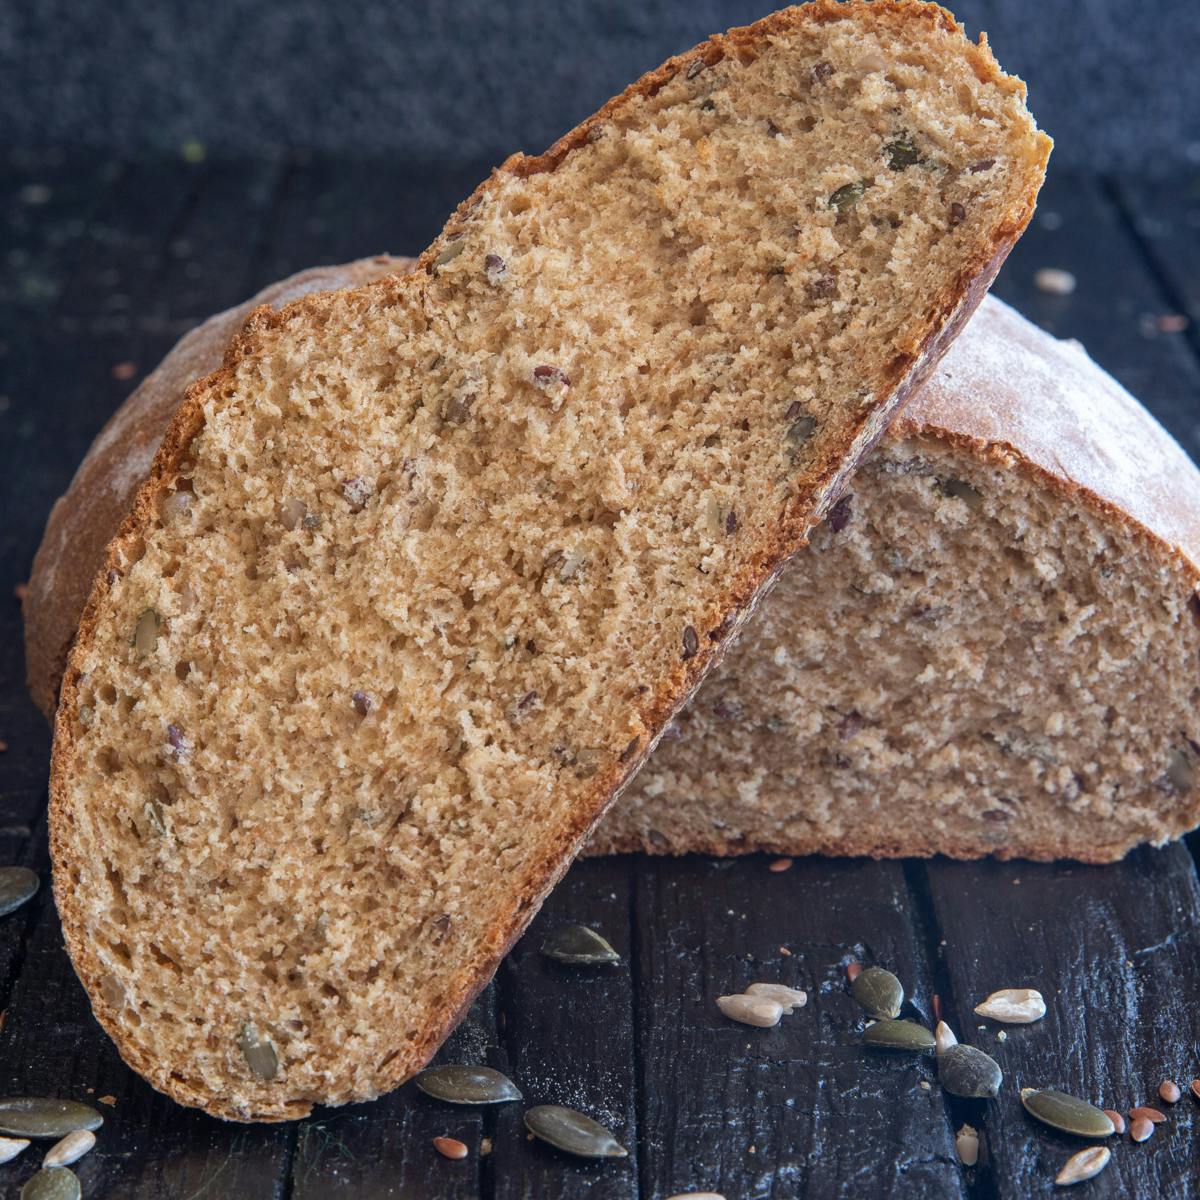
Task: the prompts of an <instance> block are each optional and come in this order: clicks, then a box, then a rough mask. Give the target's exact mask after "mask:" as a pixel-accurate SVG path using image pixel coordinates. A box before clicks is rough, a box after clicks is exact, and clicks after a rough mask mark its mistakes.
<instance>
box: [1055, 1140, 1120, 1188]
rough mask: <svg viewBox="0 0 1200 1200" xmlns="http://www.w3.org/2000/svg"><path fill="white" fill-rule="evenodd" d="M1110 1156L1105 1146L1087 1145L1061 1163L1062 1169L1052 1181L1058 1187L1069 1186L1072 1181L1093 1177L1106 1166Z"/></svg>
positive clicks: (1081, 1181) (1109, 1151)
mask: <svg viewBox="0 0 1200 1200" xmlns="http://www.w3.org/2000/svg"><path fill="white" fill-rule="evenodd" d="M1110 1158H1112V1151H1111V1150H1110V1149H1109V1148H1108V1147H1107V1146H1089V1147H1088V1148H1087V1149H1086V1150H1080V1151H1079V1153H1078V1154H1072V1155H1071V1157H1070V1158H1068V1159H1067V1161H1066V1162H1065V1163H1063V1167H1062V1170H1061V1171H1059V1173H1058V1174H1057V1175H1056V1176H1055V1177H1054V1182H1055V1183H1056V1184H1058V1186H1059V1187H1070V1186H1071V1185H1072V1184H1073V1183H1084V1182H1085V1181H1086V1180H1088V1179H1095V1177H1096V1176H1097V1175H1099V1174H1100V1172H1101V1171H1103V1170H1104V1168H1105V1167H1107V1166H1108V1160H1109V1159H1110Z"/></svg>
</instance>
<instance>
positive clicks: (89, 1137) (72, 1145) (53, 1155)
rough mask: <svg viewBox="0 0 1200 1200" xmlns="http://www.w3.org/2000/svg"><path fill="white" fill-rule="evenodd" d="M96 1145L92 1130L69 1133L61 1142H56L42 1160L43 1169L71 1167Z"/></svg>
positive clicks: (78, 1130)
mask: <svg viewBox="0 0 1200 1200" xmlns="http://www.w3.org/2000/svg"><path fill="white" fill-rule="evenodd" d="M95 1144H96V1135H95V1134H94V1133H93V1132H92V1131H91V1130H90V1129H76V1130H75V1132H74V1133H68V1134H67V1136H66V1137H65V1138H63V1139H62V1141H61V1142H55V1143H54V1145H53V1146H51V1147H50V1149H49V1150H47V1151H46V1157H45V1158H43V1159H42V1166H43V1167H69V1166H70V1165H71V1164H72V1163H74V1162H78V1161H79V1160H80V1159H81V1158H82V1157H83V1156H84V1155H85V1154H87V1152H88V1151H89V1150H91V1148H92V1147H93V1146H94V1145H95Z"/></svg>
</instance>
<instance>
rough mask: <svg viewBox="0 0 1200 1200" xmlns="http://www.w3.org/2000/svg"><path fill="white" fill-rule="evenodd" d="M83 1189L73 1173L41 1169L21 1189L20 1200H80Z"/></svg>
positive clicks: (58, 1169) (64, 1170) (48, 1168)
mask: <svg viewBox="0 0 1200 1200" xmlns="http://www.w3.org/2000/svg"><path fill="white" fill-rule="evenodd" d="M82 1195H83V1189H82V1188H81V1187H80V1186H79V1179H78V1177H77V1176H76V1174H75V1172H74V1171H69V1170H67V1168H66V1167H43V1168H42V1170H40V1171H39V1172H38V1173H37V1174H36V1175H34V1176H32V1177H31V1178H29V1179H28V1180H27V1181H26V1183H25V1186H24V1187H23V1188H22V1189H21V1200H80V1197H81V1196H82Z"/></svg>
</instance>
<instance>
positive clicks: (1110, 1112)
mask: <svg viewBox="0 0 1200 1200" xmlns="http://www.w3.org/2000/svg"><path fill="white" fill-rule="evenodd" d="M1100 1111H1101V1112H1102V1113H1103V1114H1104V1115H1105V1116H1106V1117H1107V1118H1108V1119H1109V1120H1110V1121H1111V1122H1112V1123H1113V1129H1115V1130H1116V1131H1117V1133H1124V1132H1125V1118H1124V1117H1123V1116H1121V1114H1120V1113H1119V1112H1117V1110H1116V1109H1115V1108H1102V1109H1101V1110H1100Z"/></svg>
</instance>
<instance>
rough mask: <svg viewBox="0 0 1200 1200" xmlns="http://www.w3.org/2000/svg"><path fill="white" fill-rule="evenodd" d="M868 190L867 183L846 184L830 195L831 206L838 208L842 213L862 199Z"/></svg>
mask: <svg viewBox="0 0 1200 1200" xmlns="http://www.w3.org/2000/svg"><path fill="white" fill-rule="evenodd" d="M866 190H867V185H866V184H865V183H847V184H844V185H843V186H842V187H840V188H838V190H837V191H836V192H834V193H833V195H832V196H830V197H829V206H830V208H836V209H837V210H838V212H840V213H842V212H847V211H849V210H850V209H852V208H853V207H854V206H855V205H856V204H857V203H858V202H859V201H860V200H861V199H862V197H863V193H864V192H865V191H866Z"/></svg>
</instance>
